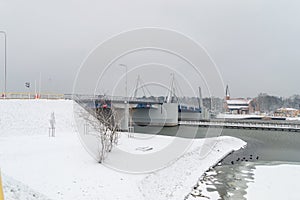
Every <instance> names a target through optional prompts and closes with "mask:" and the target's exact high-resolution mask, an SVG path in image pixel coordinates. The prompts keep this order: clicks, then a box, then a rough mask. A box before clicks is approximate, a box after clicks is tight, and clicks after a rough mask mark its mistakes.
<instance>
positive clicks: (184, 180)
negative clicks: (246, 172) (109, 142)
mask: <svg viewBox="0 0 300 200" xmlns="http://www.w3.org/2000/svg"><path fill="white" fill-rule="evenodd" d="M0 110H1V115H0V167H1V169H2V173H3V174H4V175H3V182H4V189H5V195H6V199H40V200H44V199H53V200H59V199H66V200H69V199H72V200H91V199H92V200H97V199H101V200H103V199H104V200H105V199H107V200H111V199H122V200H126V199H128V200H129V199H130V200H141V199H151V200H152V199H156V200H159V199H162V200H166V199H183V198H184V197H185V196H186V195H187V194H189V192H190V191H191V189H192V187H193V185H195V183H196V182H197V180H198V178H199V177H200V176H201V175H202V174H203V173H204V172H205V171H206V170H207V169H208V168H209V167H211V166H213V165H215V164H216V163H218V162H219V161H220V160H221V159H222V158H223V157H224V156H226V155H227V154H228V153H230V152H232V151H233V150H237V149H240V148H241V147H243V146H245V142H243V141H241V140H239V139H236V138H232V137H218V138H210V139H195V140H194V141H193V144H192V145H191V146H190V148H189V149H188V150H187V151H186V152H184V154H183V155H181V156H180V157H178V158H177V159H176V161H174V162H173V164H172V165H168V166H166V167H165V168H162V169H160V170H157V171H154V172H149V173H140V174H131V173H122V172H120V171H116V170H113V169H111V168H108V167H105V166H103V165H101V164H99V163H97V162H96V161H95V160H94V159H93V158H92V157H91V156H90V155H89V154H88V153H87V151H86V150H85V148H84V147H83V145H82V144H81V141H80V137H79V136H78V133H77V130H76V124H75V121H74V118H73V101H71V100H1V101H0ZM52 112H54V113H55V118H56V137H48V128H49V119H50V116H51V113H52ZM137 136H139V134H135V137H137ZM173 139H174V138H172V137H168V136H154V137H153V138H152V139H149V140H147V139H146V140H140V139H136V138H128V137H127V135H126V134H125V133H123V134H122V135H121V138H120V145H119V146H118V147H117V148H116V149H115V150H114V151H113V152H112V153H111V154H110V155H109V159H108V160H107V162H108V163H109V162H110V161H113V160H117V159H118V156H119V154H118V152H119V151H121V150H124V149H126V150H128V151H132V152H134V151H136V152H135V153H137V154H143V153H145V154H149V153H151V151H150V152H148V151H147V152H143V151H138V149H139V148H140V147H145V146H147V147H151V150H152V151H154V152H155V151H157V150H158V149H160V148H162V146H164V145H166V144H168V143H169V142H170V141H172V140H173ZM179 140H182V141H183V140H187V139H179ZM26 195H27V197H26V198H24V197H25V196H26Z"/></svg>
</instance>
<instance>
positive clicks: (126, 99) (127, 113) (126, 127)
mask: <svg viewBox="0 0 300 200" xmlns="http://www.w3.org/2000/svg"><path fill="white" fill-rule="evenodd" d="M119 65H120V66H121V67H125V70H126V74H125V102H124V103H125V108H124V109H125V110H124V126H123V130H126V131H129V128H128V118H129V105H128V97H127V72H128V67H127V65H125V64H119ZM128 137H130V135H129V134H128Z"/></svg>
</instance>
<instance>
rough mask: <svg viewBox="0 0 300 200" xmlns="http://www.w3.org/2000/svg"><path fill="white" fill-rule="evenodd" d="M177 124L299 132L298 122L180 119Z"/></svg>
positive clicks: (299, 123)
mask: <svg viewBox="0 0 300 200" xmlns="http://www.w3.org/2000/svg"><path fill="white" fill-rule="evenodd" d="M179 125H188V126H200V127H218V128H234V129H262V130H275V131H295V132H300V122H298V123H295V122H294V123H292V122H290V123H276V122H272V123H267V122H258V121H256V122H243V121H240V122H237V121H235V122H232V121H180V122H179Z"/></svg>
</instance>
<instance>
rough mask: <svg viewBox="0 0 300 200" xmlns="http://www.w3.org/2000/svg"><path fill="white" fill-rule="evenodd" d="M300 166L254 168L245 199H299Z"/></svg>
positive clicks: (283, 165) (282, 165) (291, 164)
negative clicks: (252, 179)
mask: <svg viewBox="0 0 300 200" xmlns="http://www.w3.org/2000/svg"><path fill="white" fill-rule="evenodd" d="M299 178H300V165H298V164H296V163H295V164H293V163H289V164H280V165H273V166H272V165H269V166H264V165H262V166H256V169H255V175H254V181H253V182H250V183H248V188H247V194H246V198H247V199H256V200H264V199H278V200H279V199H288V200H298V199H299V185H298V181H299Z"/></svg>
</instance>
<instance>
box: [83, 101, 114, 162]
mask: <svg viewBox="0 0 300 200" xmlns="http://www.w3.org/2000/svg"><path fill="white" fill-rule="evenodd" d="M77 102H78V103H79V105H81V106H82V107H83V108H84V109H85V110H86V111H87V112H84V113H82V114H81V117H82V118H83V119H84V120H85V122H86V123H87V125H88V126H90V127H91V128H92V130H93V131H91V132H90V131H89V132H88V133H86V134H92V135H94V136H95V137H96V138H97V139H98V143H97V144H98V162H99V163H102V162H103V161H104V160H105V158H106V157H107V154H108V153H109V152H111V151H112V149H113V147H114V146H115V145H117V144H118V139H119V132H118V129H119V127H120V122H119V120H118V119H120V118H119V117H118V116H117V115H118V112H116V110H115V109H114V108H113V106H112V105H111V104H107V103H106V102H101V103H100V104H99V102H93V104H94V105H95V106H91V104H89V106H87V105H86V106H84V104H83V103H82V102H80V101H77Z"/></svg>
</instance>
